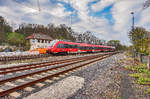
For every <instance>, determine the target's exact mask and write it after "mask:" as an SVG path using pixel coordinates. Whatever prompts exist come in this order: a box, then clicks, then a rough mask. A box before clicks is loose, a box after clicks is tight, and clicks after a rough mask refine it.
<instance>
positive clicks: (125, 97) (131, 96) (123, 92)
mask: <svg viewBox="0 0 150 99" xmlns="http://www.w3.org/2000/svg"><path fill="white" fill-rule="evenodd" d="M120 97H121V99H136V98H135V90H134V89H133V87H132V84H131V78H130V77H129V76H128V72H127V71H123V74H122V79H121V87H120Z"/></svg>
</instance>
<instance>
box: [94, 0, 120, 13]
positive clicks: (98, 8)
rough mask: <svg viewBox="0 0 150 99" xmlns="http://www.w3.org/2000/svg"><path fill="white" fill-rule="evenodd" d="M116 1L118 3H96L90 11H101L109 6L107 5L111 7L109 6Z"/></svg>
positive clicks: (110, 1)
mask: <svg viewBox="0 0 150 99" xmlns="http://www.w3.org/2000/svg"><path fill="white" fill-rule="evenodd" d="M116 1H118V0H100V1H99V2H98V3H96V4H93V5H92V7H91V8H92V10H93V11H95V12H96V11H101V10H103V9H104V8H105V7H107V6H109V5H111V4H113V3H114V2H116Z"/></svg>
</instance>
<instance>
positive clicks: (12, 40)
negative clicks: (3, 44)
mask: <svg viewBox="0 0 150 99" xmlns="http://www.w3.org/2000/svg"><path fill="white" fill-rule="evenodd" d="M7 41H8V43H9V44H10V45H15V46H18V47H21V46H25V37H24V35H23V34H19V33H16V32H11V33H10V34H9V35H8V37H7Z"/></svg>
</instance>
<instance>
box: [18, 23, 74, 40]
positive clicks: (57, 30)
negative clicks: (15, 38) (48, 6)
mask: <svg viewBox="0 0 150 99" xmlns="http://www.w3.org/2000/svg"><path fill="white" fill-rule="evenodd" d="M15 32H17V33H21V34H24V35H25V36H26V37H27V36H29V35H31V34H32V33H40V34H46V35H49V36H50V37H52V38H54V39H62V40H70V41H75V38H74V37H73V36H72V35H71V34H70V33H69V31H68V27H67V26H66V25H65V24H60V25H59V26H54V25H53V24H48V25H47V26H44V25H40V24H25V23H24V24H21V25H20V26H19V28H18V29H17V30H15Z"/></svg>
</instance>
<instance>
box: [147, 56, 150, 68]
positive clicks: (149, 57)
mask: <svg viewBox="0 0 150 99" xmlns="http://www.w3.org/2000/svg"><path fill="white" fill-rule="evenodd" d="M147 59H148V60H147V68H148V69H150V56H149V55H148V57H147Z"/></svg>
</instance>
